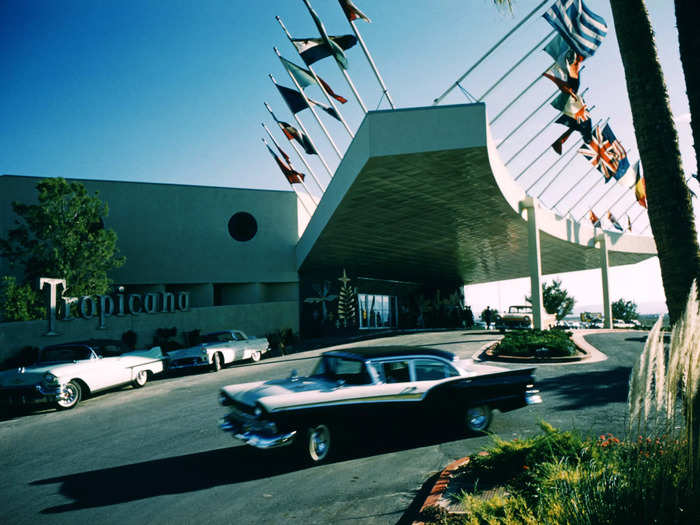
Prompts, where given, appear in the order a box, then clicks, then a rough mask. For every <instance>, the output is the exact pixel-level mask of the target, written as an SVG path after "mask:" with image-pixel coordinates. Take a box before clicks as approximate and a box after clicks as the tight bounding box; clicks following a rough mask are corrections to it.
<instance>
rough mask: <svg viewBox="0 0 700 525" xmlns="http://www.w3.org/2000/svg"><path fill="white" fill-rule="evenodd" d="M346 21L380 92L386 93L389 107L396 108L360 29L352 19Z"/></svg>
mask: <svg viewBox="0 0 700 525" xmlns="http://www.w3.org/2000/svg"><path fill="white" fill-rule="evenodd" d="M348 22H349V23H350V27H352V31H353V33H355V36H356V37H357V41H358V42H359V43H360V47H361V48H362V51H364V53H365V56H366V57H367V61H368V62H369V65H370V66H371V67H372V71H374V76H375V77H377V81H378V82H379V85H380V86H381V88H382V92H383V93H384V94H385V95H386V100H387V101H388V102H389V105H390V106H391V109H396V107H395V106H394V101H393V100H391V95H389V90H388V89H387V87H386V84H384V79H383V78H382V76H381V75H380V74H379V70H378V69H377V65H376V64H375V63H374V59H373V58H372V55H371V54H370V52H369V49H368V48H367V45H365V41H364V39H363V38H362V35H361V34H360V30H359V29H357V26H356V25H355V22H354V21H353V20H350V19H349V18H348Z"/></svg>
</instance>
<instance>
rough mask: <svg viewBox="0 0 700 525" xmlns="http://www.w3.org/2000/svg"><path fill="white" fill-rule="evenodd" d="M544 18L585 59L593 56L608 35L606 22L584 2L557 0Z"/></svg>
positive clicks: (581, 0)
mask: <svg viewBox="0 0 700 525" xmlns="http://www.w3.org/2000/svg"><path fill="white" fill-rule="evenodd" d="M542 16H543V17H544V19H545V20H546V21H547V22H549V23H550V24H551V25H552V27H554V29H555V30H556V31H557V32H558V33H559V34H560V35H561V37H562V38H563V39H564V40H566V42H567V43H568V44H569V45H570V46H571V48H572V49H573V50H574V51H576V52H577V53H578V54H579V55H581V56H582V57H584V58H587V57H590V56H592V55H593V53H595V52H596V49H598V46H600V44H601V43H602V42H603V38H605V35H607V34H608V25H607V24H606V23H605V20H604V19H603V18H602V17H601V16H599V15H597V14H595V13H594V12H593V11H591V10H590V9H588V7H586V4H584V3H583V0H556V2H554V4H553V5H552V7H550V8H549V9H548V10H547V11H545V13H544V14H543V15H542Z"/></svg>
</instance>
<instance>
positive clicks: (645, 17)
mask: <svg viewBox="0 0 700 525" xmlns="http://www.w3.org/2000/svg"><path fill="white" fill-rule="evenodd" d="M610 6H611V8H612V13H613V19H614V22H615V31H616V33H617V41H618V45H619V48H620V55H621V57H622V64H623V66H624V69H625V79H626V83H627V94H628V96H629V100H630V106H631V107H632V119H633V122H634V130H635V135H636V136H637V145H638V146H639V155H640V157H641V160H642V164H643V165H644V174H645V178H646V186H647V204H648V206H649V223H650V225H651V230H652V233H653V235H654V239H655V241H656V249H657V251H658V254H659V263H660V266H661V279H662V281H663V286H664V291H665V292H666V305H667V306H668V312H669V317H670V319H671V322H672V323H674V322H675V321H676V320H678V319H679V318H680V316H681V314H682V313H683V310H684V308H685V304H686V300H687V296H688V290H690V285H691V283H692V281H693V279H696V278H697V277H698V275H699V273H700V272H699V270H700V254H699V253H698V241H697V234H696V232H695V223H694V216H693V207H692V203H691V198H690V193H689V192H688V187H687V186H686V184H685V179H684V176H683V167H682V164H681V155H680V150H679V147H678V134H677V133H676V128H675V125H674V123H673V117H672V115H671V109H670V107H669V102H668V93H667V91H666V84H665V82H664V77H663V72H662V71H661V65H660V64H659V59H658V56H657V54H656V43H655V41H654V33H653V31H652V28H651V22H650V20H649V14H648V12H647V9H646V5H645V3H644V0H610ZM693 21H694V20H692V21H691V20H688V23H692V22H693ZM688 58H689V59H692V58H693V57H688ZM695 58H697V57H695ZM688 88H689V90H690V86H688Z"/></svg>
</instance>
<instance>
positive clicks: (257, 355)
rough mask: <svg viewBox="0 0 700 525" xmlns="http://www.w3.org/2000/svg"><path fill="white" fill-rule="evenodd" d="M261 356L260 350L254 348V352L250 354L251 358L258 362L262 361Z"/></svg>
mask: <svg viewBox="0 0 700 525" xmlns="http://www.w3.org/2000/svg"><path fill="white" fill-rule="evenodd" d="M261 356H262V354H261V353H260V350H254V351H253V353H252V354H250V358H251V359H252V360H253V361H254V362H256V363H257V362H258V361H260V357H261Z"/></svg>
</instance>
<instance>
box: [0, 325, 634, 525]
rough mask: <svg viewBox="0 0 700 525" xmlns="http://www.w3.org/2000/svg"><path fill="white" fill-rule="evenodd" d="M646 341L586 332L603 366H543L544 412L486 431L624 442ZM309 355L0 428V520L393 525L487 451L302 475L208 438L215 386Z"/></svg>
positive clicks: (308, 356) (478, 339) (466, 446)
mask: <svg viewBox="0 0 700 525" xmlns="http://www.w3.org/2000/svg"><path fill="white" fill-rule="evenodd" d="M643 335H644V334H643V333H639V332H624V333H616V334H601V335H594V336H589V337H588V338H587V339H588V340H589V342H591V343H592V344H593V345H595V346H597V347H598V348H600V349H601V350H603V351H604V352H605V353H606V354H608V355H609V359H607V360H606V361H603V362H600V363H593V364H570V365H562V366H552V365H542V366H539V367H538V370H537V378H538V383H539V386H540V389H541V390H542V392H543V397H544V398H545V403H543V404H542V405H537V406H533V407H527V408H524V409H521V410H517V411H515V412H511V413H509V414H498V413H497V414H496V416H495V417H494V421H493V424H492V426H491V430H493V431H494V432H496V433H497V434H499V435H500V436H501V437H504V438H506V439H510V438H512V437H518V436H521V437H523V436H527V435H531V434H533V433H536V432H537V431H538V426H537V422H538V421H539V420H541V419H544V420H546V421H548V422H550V423H552V424H554V425H555V426H559V427H562V428H567V429H568V428H576V429H578V430H581V431H583V432H590V433H593V434H599V433H604V432H605V433H607V432H613V433H616V434H620V433H621V432H622V431H623V429H624V422H625V410H626V409H625V397H626V391H627V380H628V377H629V371H630V368H631V366H632V364H633V362H634V359H636V357H637V356H638V355H639V352H640V351H641V348H642V344H643V339H642V338H643ZM496 338H497V336H496V335H493V334H488V333H479V332H466V333H465V332H462V331H452V332H436V333H427V334H426V333H422V334H412V335H404V336H398V337H392V338H388V339H382V340H381V344H408V345H425V346H432V347H436V348H443V349H446V350H451V351H453V352H455V353H457V354H459V355H460V356H462V357H470V356H472V355H473V354H474V353H475V352H477V351H478V349H479V348H481V347H482V346H484V345H485V344H487V343H488V342H489V341H493V340H495V339H496ZM356 344H357V345H361V346H370V345H375V344H378V341H376V340H375V341H366V342H362V343H356ZM318 353H319V351H314V352H306V353H303V354H295V355H293V356H288V357H287V358H284V359H271V360H264V361H262V362H261V363H258V364H254V365H253V364H251V365H243V366H237V367H233V368H228V369H225V370H222V371H220V372H219V373H217V374H196V375H188V376H183V377H175V378H167V379H162V380H158V381H154V382H152V383H151V384H149V385H147V386H146V388H143V389H140V390H133V389H131V388H125V389H122V390H120V391H117V392H110V393H107V394H103V395H99V396H96V397H94V398H91V399H88V400H86V401H85V402H83V403H81V405H80V406H79V407H78V408H76V409H75V410H72V411H69V412H61V413H58V412H53V411H43V412H39V413H34V414H30V415H27V416H23V417H18V418H15V419H10V420H5V421H0V472H1V473H2V475H1V476H0V523H12V524H35V523H42V524H43V523H70V524H73V525H75V524H82V523H119V524H126V523H139V524H140V523H147V522H148V523H168V524H169V525H173V524H179V523H207V524H218V523H232V524H249V523H250V524H258V523H272V524H277V523H280V524H282V523H302V524H312V523H320V524H325V523H334V524H336V523H352V524H356V523H357V524H374V523H378V524H386V523H397V522H403V521H405V520H407V518H408V516H409V515H410V514H411V508H412V506H415V504H416V503H417V502H418V501H419V498H418V499H417V498H416V495H417V494H418V493H419V492H420V491H421V487H422V486H423V484H424V483H425V481H426V480H427V478H428V477H429V476H431V474H433V473H436V472H437V471H439V470H440V469H442V468H443V467H444V466H445V465H447V464H448V463H449V462H451V461H452V460H454V459H457V458H459V457H463V456H465V455H469V454H471V453H474V452H476V451H478V450H480V449H481V448H482V447H484V446H486V445H488V443H489V442H490V438H488V437H476V438H469V439H459V440H448V441H444V440H445V439H446V438H444V437H441V436H438V435H434V434H433V435H428V436H427V437H426V436H423V437H420V438H417V437H415V436H406V437H405V439H400V440H395V439H394V440H391V441H388V440H387V441H386V442H381V441H377V440H374V441H373V442H372V443H363V442H362V441H363V440H362V436H359V437H358V438H357V439H356V441H355V442H354V443H355V445H356V446H354V447H353V448H352V450H348V451H347V452H346V453H345V454H343V455H342V456H341V457H339V458H338V459H337V460H336V461H335V462H334V463H331V464H328V465H322V466H317V467H310V468H300V467H298V466H297V465H295V463H294V462H290V461H288V460H287V457H288V454H287V452H288V450H287V449H279V450H275V451H265V452H262V451H256V450H253V449H250V448H248V447H244V446H240V445H238V444H237V443H236V442H235V441H233V440H232V439H231V438H230V437H229V436H228V435H226V434H224V433H223V432H221V431H220V430H219V429H218V428H217V419H218V418H219V417H221V416H222V415H223V414H224V412H225V411H224V409H223V408H222V407H220V406H219V405H218V404H217V391H218V389H219V388H220V387H221V386H223V385H225V384H229V383H234V382H245V381H255V380H260V379H265V378H269V377H280V376H286V375H288V374H289V373H290V371H291V370H292V369H294V368H296V369H297V370H298V371H299V373H300V374H305V373H308V372H309V371H310V369H311V367H312V366H313V363H314V361H315V356H316V355H318ZM506 366H509V367H511V368H517V366H512V365H506Z"/></svg>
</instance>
